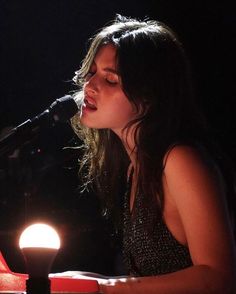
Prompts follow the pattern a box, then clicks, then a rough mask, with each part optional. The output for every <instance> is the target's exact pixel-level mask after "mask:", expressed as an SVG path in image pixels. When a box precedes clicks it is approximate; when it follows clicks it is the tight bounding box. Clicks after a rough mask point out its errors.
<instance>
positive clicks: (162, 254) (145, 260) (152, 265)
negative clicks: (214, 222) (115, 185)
mask: <svg viewBox="0 0 236 294" xmlns="http://www.w3.org/2000/svg"><path fill="white" fill-rule="evenodd" d="M130 178H131V177H130ZM127 186H128V187H127V191H126V193H125V199H124V229H123V230H124V231H123V257H124V263H125V265H126V267H127V270H128V272H129V274H130V275H132V276H153V275H161V274H166V273H171V272H175V271H178V270H181V269H184V268H186V267H189V266H191V265H192V260H191V257H190V253H189V250H188V248H187V247H186V246H184V245H182V244H180V243H179V242H178V241H177V240H176V239H175V238H174V236H173V235H172V234H171V232H170V231H169V230H168V228H167V226H166V225H165V222H164V221H163V219H162V218H160V217H159V216H158V210H157V206H155V205H152V206H151V207H147V206H145V205H144V195H143V194H142V193H137V195H136V197H135V201H134V205H133V209H132V212H130V190H131V180H129V181H128V185H127Z"/></svg>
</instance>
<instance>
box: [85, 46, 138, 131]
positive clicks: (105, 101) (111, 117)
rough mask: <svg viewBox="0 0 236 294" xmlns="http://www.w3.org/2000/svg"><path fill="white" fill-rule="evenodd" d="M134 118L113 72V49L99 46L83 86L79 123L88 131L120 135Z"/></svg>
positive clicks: (118, 80)
mask: <svg viewBox="0 0 236 294" xmlns="http://www.w3.org/2000/svg"><path fill="white" fill-rule="evenodd" d="M136 116H137V112H136V110H135V107H134V106H133V105H132V104H131V102H130V101H129V100H128V98H127V97H126V95H125V94H124V92H123V90H122V87H121V80H120V77H119V75H118V72H117V69H116V48H115V47H114V46H113V45H111V44H108V45H104V46H102V47H101V48H100V49H99V51H98V52H97V54H96V56H95V58H94V61H93V64H92V66H91V68H90V71H89V73H88V75H87V77H86V82H85V85H84V104H83V107H82V112H81V117H80V120H81V123H82V124H83V125H85V126H87V127H89V128H95V129H111V130H113V131H114V132H115V133H116V134H117V135H121V132H122V129H123V128H124V127H125V126H126V125H127V123H128V122H130V121H131V120H133V119H134V118H135V117H136Z"/></svg>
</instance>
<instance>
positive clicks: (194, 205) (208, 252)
mask: <svg viewBox="0 0 236 294" xmlns="http://www.w3.org/2000/svg"><path fill="white" fill-rule="evenodd" d="M164 180H165V183H166V186H167V190H168V194H169V195H171V196H170V197H171V198H172V200H173V201H174V203H175V206H176V209H177V211H178V213H179V216H180V219H181V222H182V224H183V229H184V232H185V235H186V239H187V244H188V247H189V249H190V253H191V257H192V260H193V263H194V264H196V265H197V264H198V265H199V264H207V265H210V266H213V267H215V268H217V269H220V268H222V267H225V269H227V271H228V270H231V269H232V267H233V265H232V262H233V259H234V257H235V255H234V253H233V252H234V249H233V241H232V231H231V228H230V224H229V218H228V212H227V206H226V201H225V194H224V189H222V187H221V186H222V185H221V183H220V182H221V180H220V175H218V174H217V173H216V172H215V171H214V169H212V167H211V166H208V162H207V161H206V160H205V159H204V156H202V154H201V152H199V151H198V150H197V149H195V148H193V147H190V146H175V147H174V148H172V149H171V150H170V151H169V152H168V154H167V155H166V158H165V169H164ZM216 244H217V246H215V245H216ZM225 252H227V255H226V254H225Z"/></svg>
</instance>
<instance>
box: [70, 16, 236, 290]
mask: <svg viewBox="0 0 236 294" xmlns="http://www.w3.org/2000/svg"><path fill="white" fill-rule="evenodd" d="M74 80H75V81H76V83H77V84H78V86H79V88H80V90H79V92H78V93H77V94H76V95H75V98H76V99H77V100H78V103H80V104H81V113H80V116H79V117H75V118H74V119H73V126H74V128H75V130H76V132H77V133H78V135H79V137H80V138H81V139H82V140H83V141H84V147H85V155H84V157H83V160H82V166H83V167H86V168H87V169H86V171H87V178H86V183H87V184H88V183H90V182H94V183H96V187H97V191H98V192H99V194H100V195H101V197H102V199H103V203H104V211H105V213H106V214H107V215H108V216H111V217H112V219H113V220H114V224H115V226H116V229H117V230H118V231H120V232H121V233H122V236H123V255H124V261H125V264H126V267H127V270H128V273H129V276H128V277H127V278H125V279H118V278H117V279H113V280H106V281H102V282H100V287H101V291H102V292H103V293H145V294H146V293H162V294H163V293H175V294H178V293H201V294H203V293H234V290H235V289H234V277H235V253H234V242H233V234H232V230H231V225H230V219H229V214H228V210H227V204H226V194H227V191H228V189H227V185H226V181H225V180H224V179H223V176H222V172H221V170H220V164H219V163H218V154H217V151H216V148H215V147H214V146H213V147H214V148H213V147H212V146H211V145H212V144H210V142H211V139H210V137H209V134H208V130H207V126H206V123H205V120H204V119H203V116H202V115H201V114H200V112H199V110H198V108H197V106H196V104H195V102H194V97H193V96H194V95H193V90H192V82H191V75H190V70H189V64H188V61H187V58H186V55H185V53H184V50H183V48H182V45H181V43H180V42H179V41H178V39H177V37H176V35H175V34H174V33H173V32H172V31H171V29H170V28H168V27H167V26H165V25H164V24H162V23H159V22H156V21H138V20H135V19H130V18H125V17H121V16H118V17H117V18H116V20H115V21H114V22H113V23H111V24H109V25H108V26H106V27H104V28H103V29H102V30H101V31H99V32H98V33H97V35H96V36H94V38H93V39H92V42H91V45H90V48H89V51H88V53H87V55H86V57H85V59H84V60H83V63H82V66H81V68H80V70H79V71H78V72H77V73H76V76H75V79H74ZM213 151H214V152H213ZM124 189H125V190H126V192H125V193H122V192H121V190H124ZM228 194H229V193H228Z"/></svg>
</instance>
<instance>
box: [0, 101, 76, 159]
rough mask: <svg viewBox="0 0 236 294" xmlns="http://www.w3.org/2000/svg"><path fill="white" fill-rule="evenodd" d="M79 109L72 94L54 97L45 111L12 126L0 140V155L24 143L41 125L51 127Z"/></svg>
mask: <svg viewBox="0 0 236 294" xmlns="http://www.w3.org/2000/svg"><path fill="white" fill-rule="evenodd" d="M78 111H79V107H78V105H77V103H76V102H75V100H74V99H73V97H72V96H70V95H66V96H63V97H61V98H58V99H56V100H55V101H54V102H53V103H52V104H51V105H50V106H49V108H47V109H46V110H45V111H43V112H42V113H40V114H38V115H36V116H35V117H33V118H32V119H28V120H26V121H25V122H23V123H22V124H20V125H18V126H17V127H15V128H13V129H12V130H11V131H10V132H9V133H8V134H7V135H6V136H5V137H4V138H2V139H1V140H0V156H1V155H3V154H5V153H8V152H10V151H11V150H14V149H15V148H16V147H17V146H19V145H22V144H24V143H25V142H27V141H29V140H30V139H32V137H33V136H34V135H35V134H36V133H37V132H38V131H39V130H40V128H42V127H53V126H55V124H56V123H58V122H66V121H67V120H69V119H70V118H71V117H72V116H74V115H75V114H76V113H77V112H78Z"/></svg>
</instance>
